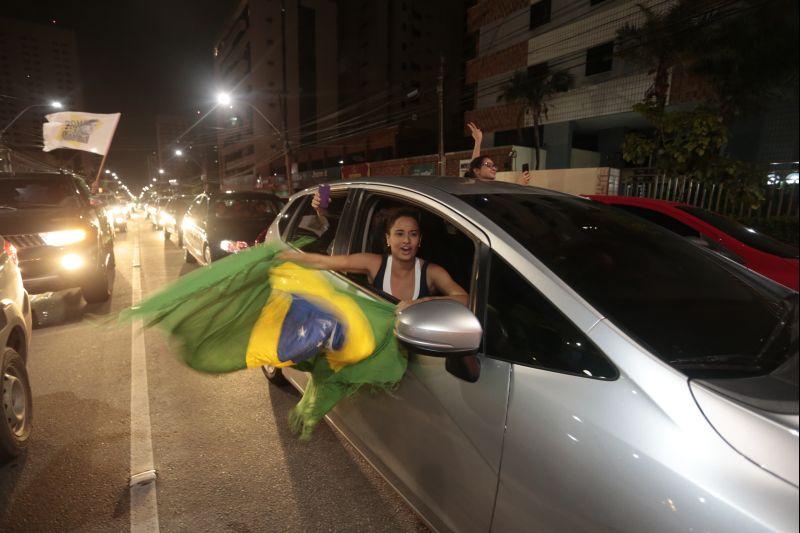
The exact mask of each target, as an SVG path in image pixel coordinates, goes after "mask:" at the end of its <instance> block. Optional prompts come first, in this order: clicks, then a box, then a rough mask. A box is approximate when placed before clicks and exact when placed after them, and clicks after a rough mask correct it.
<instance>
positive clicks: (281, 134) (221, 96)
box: [217, 92, 292, 194]
mask: <svg viewBox="0 0 800 533" xmlns="http://www.w3.org/2000/svg"><path fill="white" fill-rule="evenodd" d="M232 101H233V100H232V98H231V95H230V94H229V93H226V92H221V93H217V104H219V105H227V106H228V107H230V108H231V109H233V104H232ZM243 103H245V104H247V106H249V107H250V109H252V110H253V111H255V112H256V113H257V114H258V116H260V117H261V118H262V119H264V122H266V123H267V124H269V126H270V127H271V128H272V129H273V131H275V133H276V134H277V135H278V138H279V139H281V140H282V141H283V155H284V166H285V167H286V185H287V187H288V188H289V194H291V193H292V168H291V164H292V163H291V154H290V153H289V139H288V137H287V135H286V131H285V129H284V131H281V130H279V129H278V127H277V126H276V125H275V124H274V123H273V122H272V121H271V120H270V119H268V118H267V116H266V115H265V114H264V113H262V112H261V110H260V109H259V108H257V107H256V106H254V105H253V104H252V103H250V102H248V101H247V100H244V101H243ZM285 105H286V103H285V102H284V106H285ZM285 127H286V125H285V117H284V128H285Z"/></svg>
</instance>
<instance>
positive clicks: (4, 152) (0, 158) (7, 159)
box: [0, 100, 64, 172]
mask: <svg viewBox="0 0 800 533" xmlns="http://www.w3.org/2000/svg"><path fill="white" fill-rule="evenodd" d="M37 107H52V108H53V109H62V108H63V107H64V106H63V105H62V104H61V102H59V101H57V100H54V101H52V102H50V103H49V104H31V105H29V106H28V107H26V108H25V109H23V110H22V111H20V112H19V113H17V115H16V116H15V117H14V118H12V119H11V122H9V123H8V124H6V125H5V127H4V128H3V129H2V130H0V170H2V171H5V172H10V171H11V150H10V149H7V148H5V143H4V142H3V135H5V133H6V131H7V130H8V128H10V127H11V126H13V125H14V123H15V122H16V121H17V120H19V119H20V118H21V117H22V115H24V114H25V113H27V112H28V111H29V110H31V109H35V108H37Z"/></svg>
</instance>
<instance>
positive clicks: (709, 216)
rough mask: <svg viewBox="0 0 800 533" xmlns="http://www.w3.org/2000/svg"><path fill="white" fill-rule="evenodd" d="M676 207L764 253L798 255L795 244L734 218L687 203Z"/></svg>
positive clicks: (783, 255) (792, 256) (793, 256)
mask: <svg viewBox="0 0 800 533" xmlns="http://www.w3.org/2000/svg"><path fill="white" fill-rule="evenodd" d="M678 209H680V210H681V211H685V212H686V213H689V214H690V215H694V216H696V217H697V218H699V219H700V220H702V221H703V222H705V223H706V224H710V225H712V226H714V227H715V228H717V229H718V230H720V231H722V232H724V233H727V234H728V235H730V236H731V237H733V238H734V239H736V240H737V241H739V242H742V243H744V244H746V245H747V246H750V247H751V248H755V249H756V250H760V251H762V252H764V253H768V254H772V255H777V256H778V257H786V258H791V259H796V258H797V257H798V249H797V248H796V247H795V246H791V245H789V244H785V243H782V242H780V241H778V240H776V239H773V238H772V237H770V236H768V235H764V234H763V233H761V232H759V231H758V230H755V229H753V228H749V227H747V226H744V225H742V224H740V223H738V222H736V221H735V220H731V219H729V218H726V217H724V216H722V215H718V214H716V213H712V212H711V211H706V210H705V209H700V208H699V207H692V206H688V205H681V206H678Z"/></svg>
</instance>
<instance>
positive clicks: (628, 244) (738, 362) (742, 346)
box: [461, 194, 797, 377]
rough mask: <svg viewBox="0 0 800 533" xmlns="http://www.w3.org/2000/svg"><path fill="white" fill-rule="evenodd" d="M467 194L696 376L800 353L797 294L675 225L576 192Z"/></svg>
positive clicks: (617, 320) (737, 371) (598, 305)
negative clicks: (764, 280) (760, 279)
mask: <svg viewBox="0 0 800 533" xmlns="http://www.w3.org/2000/svg"><path fill="white" fill-rule="evenodd" d="M461 198H462V199H463V200H465V201H466V202H467V203H469V204H470V205H472V206H473V207H475V208H476V209H478V210H479V211H480V212H481V213H483V214H484V215H485V216H486V217H487V218H489V219H490V220H492V221H493V222H494V223H496V224H497V225H498V226H500V228H501V229H503V230H504V231H505V232H507V233H508V234H509V235H510V236H511V237H513V238H514V239H515V240H517V241H518V242H519V244H520V245H521V246H523V247H525V248H526V249H527V250H528V251H529V252H530V253H531V254H533V255H534V256H535V257H537V258H538V259H539V260H540V261H542V263H544V264H545V265H546V266H547V267H548V268H549V269H550V270H551V271H553V272H554V273H555V274H556V275H557V276H559V277H560V278H561V279H562V280H564V281H565V282H566V283H568V284H569V285H570V286H571V287H572V288H573V289H575V290H576V291H577V292H578V293H579V294H580V295H581V296H582V297H583V298H585V299H586V300H587V301H588V302H589V303H590V304H591V305H592V306H593V307H594V308H595V309H597V310H598V311H599V312H600V313H602V314H603V315H604V316H606V317H608V318H609V320H611V321H612V322H613V323H614V324H616V325H617V326H618V327H620V328H622V329H623V330H624V331H626V332H627V333H628V334H629V335H630V336H631V337H633V338H634V339H636V340H637V341H638V342H639V343H640V344H642V345H643V346H645V347H647V349H649V350H650V351H651V352H652V353H653V354H654V355H656V356H658V357H660V358H661V359H663V360H664V361H666V362H668V363H670V364H671V365H673V366H674V367H675V368H678V369H680V370H682V371H684V372H685V373H687V374H688V375H691V376H697V377H701V376H714V377H722V376H725V377H728V376H730V377H736V376H751V375H762V374H766V373H769V372H771V371H772V370H774V369H775V368H777V367H778V366H779V365H780V364H782V363H783V362H784V361H786V360H787V359H788V358H789V357H791V356H792V355H793V354H794V353H797V338H796V335H792V333H791V331H792V330H794V331H796V328H797V318H796V314H793V313H795V309H796V307H797V293H795V292H792V291H789V290H788V289H786V290H784V289H782V288H780V287H778V286H777V285H772V284H769V285H764V284H759V283H757V282H755V281H753V280H752V279H751V278H749V277H748V276H747V274H746V273H744V272H742V271H741V270H740V269H739V267H738V266H736V265H733V264H731V263H730V262H729V261H727V260H725V259H723V258H720V257H718V256H716V255H715V254H713V253H710V252H707V251H705V250H702V249H700V248H699V247H697V246H694V245H692V244H691V243H688V242H687V241H686V240H685V239H683V238H681V237H679V236H678V235H675V234H674V233H672V232H669V231H667V230H664V229H663V228H660V227H658V226H656V225H653V224H650V223H648V222H646V221H642V220H641V219H638V218H636V217H633V216H631V215H629V214H627V213H624V212H622V211H619V210H617V209H614V208H611V207H608V206H604V205H602V204H599V203H597V202H591V201H589V200H583V199H580V198H575V197H569V196H562V195H536V194H490V195H465V196H462V197H461Z"/></svg>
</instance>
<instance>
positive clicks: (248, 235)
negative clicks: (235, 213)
mask: <svg viewBox="0 0 800 533" xmlns="http://www.w3.org/2000/svg"><path fill="white" fill-rule="evenodd" d="M272 221H273V218H264V219H256V220H235V219H234V220H215V219H212V220H210V221H209V232H208V233H209V236H210V238H211V239H212V240H218V241H220V240H229V241H245V242H246V243H248V244H253V243H254V242H255V240H256V237H258V235H259V233H261V232H262V231H263V230H264V228H266V227H268V226H269V225H270V224H271V223H272Z"/></svg>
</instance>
